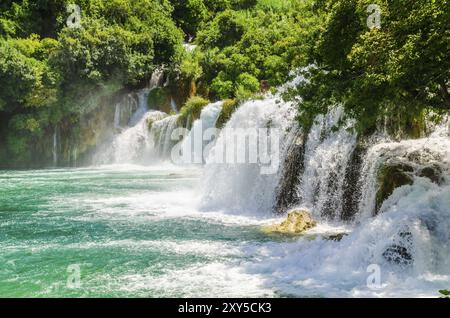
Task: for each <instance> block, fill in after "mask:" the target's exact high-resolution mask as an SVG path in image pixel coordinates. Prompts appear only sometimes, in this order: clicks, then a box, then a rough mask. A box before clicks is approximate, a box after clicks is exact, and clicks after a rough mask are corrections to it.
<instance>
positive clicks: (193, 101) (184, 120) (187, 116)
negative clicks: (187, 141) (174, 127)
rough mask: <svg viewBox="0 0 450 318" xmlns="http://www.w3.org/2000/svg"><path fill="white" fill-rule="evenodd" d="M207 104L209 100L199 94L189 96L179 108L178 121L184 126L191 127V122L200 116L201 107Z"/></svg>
mask: <svg viewBox="0 0 450 318" xmlns="http://www.w3.org/2000/svg"><path fill="white" fill-rule="evenodd" d="M208 104H209V100H207V99H204V98H202V97H200V96H194V97H191V98H189V100H188V101H187V102H186V104H185V105H184V106H183V107H182V108H181V110H180V117H179V118H178V123H179V124H180V125H181V126H183V127H185V128H188V129H189V128H190V127H192V123H193V122H194V121H196V120H197V119H199V118H200V115H201V113H202V109H203V108H204V107H205V106H206V105H208Z"/></svg>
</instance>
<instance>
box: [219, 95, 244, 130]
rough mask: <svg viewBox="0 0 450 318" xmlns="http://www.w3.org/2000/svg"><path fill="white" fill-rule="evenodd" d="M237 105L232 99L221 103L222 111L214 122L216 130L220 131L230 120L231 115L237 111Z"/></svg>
mask: <svg viewBox="0 0 450 318" xmlns="http://www.w3.org/2000/svg"><path fill="white" fill-rule="evenodd" d="M238 107H239V104H238V102H237V101H236V100H234V99H227V100H224V101H223V105H222V111H221V112H220V115H219V118H218V119H217V122H216V128H219V129H222V128H223V127H225V124H226V123H227V122H228V121H229V120H230V118H231V116H232V115H233V113H234V112H235V111H236V110H237V109H238Z"/></svg>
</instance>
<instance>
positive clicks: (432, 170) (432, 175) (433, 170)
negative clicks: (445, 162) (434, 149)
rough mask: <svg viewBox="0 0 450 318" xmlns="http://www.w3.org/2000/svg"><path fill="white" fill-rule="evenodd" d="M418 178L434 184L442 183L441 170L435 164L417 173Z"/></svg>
mask: <svg viewBox="0 0 450 318" xmlns="http://www.w3.org/2000/svg"><path fill="white" fill-rule="evenodd" d="M418 175H419V177H423V178H428V179H430V180H431V181H432V182H434V183H436V184H441V183H442V168H441V167H440V166H438V165H437V164H432V165H429V166H426V167H424V168H422V169H421V170H420V171H419V174H418Z"/></svg>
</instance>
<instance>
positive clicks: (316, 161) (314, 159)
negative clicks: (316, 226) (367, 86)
mask: <svg viewBox="0 0 450 318" xmlns="http://www.w3.org/2000/svg"><path fill="white" fill-rule="evenodd" d="M343 114H344V110H343V109H342V108H341V107H336V108H333V109H332V110H331V111H330V112H329V113H328V114H327V115H320V116H318V118H316V120H315V123H314V125H313V126H312V128H311V131H310V133H309V135H308V139H307V140H308V141H307V144H306V148H305V154H304V174H303V177H302V178H301V183H300V185H299V189H298V191H299V194H298V196H299V197H300V200H301V204H302V206H303V207H304V208H307V209H308V210H310V211H312V212H313V214H314V215H315V216H316V217H317V218H320V217H323V216H326V217H328V218H331V219H335V218H339V217H340V216H341V214H342V210H343V201H344V189H345V186H346V184H345V182H344V181H345V174H346V169H347V166H348V163H349V160H350V157H351V154H352V152H353V150H354V149H355V146H356V134H355V133H351V132H349V131H348V129H349V128H350V127H351V125H352V123H351V122H348V123H346V124H345V125H339V124H340V121H341V119H342V116H343Z"/></svg>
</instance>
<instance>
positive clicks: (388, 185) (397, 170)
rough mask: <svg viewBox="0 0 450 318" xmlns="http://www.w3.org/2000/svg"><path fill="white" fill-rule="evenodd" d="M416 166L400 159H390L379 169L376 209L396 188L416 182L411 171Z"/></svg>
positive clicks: (377, 209)
mask: <svg viewBox="0 0 450 318" xmlns="http://www.w3.org/2000/svg"><path fill="white" fill-rule="evenodd" d="M412 172H414V167H412V166H411V165H408V164H407V163H404V162H400V161H388V162H386V163H385V164H384V165H383V166H382V167H381V168H380V170H379V171H378V191H377V196H376V211H379V210H380V208H381V205H382V204H383V202H384V201H385V200H386V199H387V198H389V197H390V196H391V195H392V193H394V190H395V189H397V188H399V187H401V186H404V185H412V184H413V183H414V179H413V176H412V175H411V173H412Z"/></svg>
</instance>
